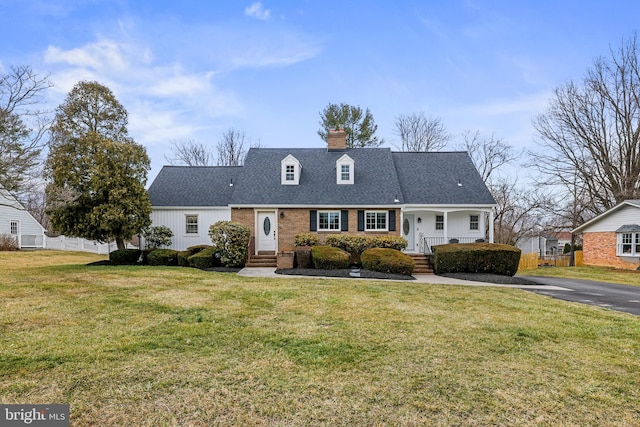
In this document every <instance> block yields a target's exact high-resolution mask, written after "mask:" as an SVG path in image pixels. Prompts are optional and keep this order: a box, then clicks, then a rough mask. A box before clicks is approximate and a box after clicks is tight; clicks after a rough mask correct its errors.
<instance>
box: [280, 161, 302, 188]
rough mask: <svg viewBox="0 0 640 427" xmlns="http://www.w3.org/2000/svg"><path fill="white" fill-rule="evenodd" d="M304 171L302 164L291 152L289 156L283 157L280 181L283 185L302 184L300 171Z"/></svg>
mask: <svg viewBox="0 0 640 427" xmlns="http://www.w3.org/2000/svg"><path fill="white" fill-rule="evenodd" d="M301 171H302V165H301V164H300V162H299V161H298V159H296V158H295V157H293V155H292V154H289V155H288V156H287V157H285V158H284V159H282V162H281V175H280V182H281V183H282V185H298V184H300V172H301Z"/></svg>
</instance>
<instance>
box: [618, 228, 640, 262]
mask: <svg viewBox="0 0 640 427" xmlns="http://www.w3.org/2000/svg"><path fill="white" fill-rule="evenodd" d="M617 255H619V256H634V257H640V233H618V250H617Z"/></svg>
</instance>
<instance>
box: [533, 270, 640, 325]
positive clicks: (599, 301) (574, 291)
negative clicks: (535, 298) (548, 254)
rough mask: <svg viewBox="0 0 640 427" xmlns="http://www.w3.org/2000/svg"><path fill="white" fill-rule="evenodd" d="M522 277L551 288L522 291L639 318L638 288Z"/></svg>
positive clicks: (639, 289)
mask: <svg viewBox="0 0 640 427" xmlns="http://www.w3.org/2000/svg"><path fill="white" fill-rule="evenodd" d="M523 277H524V278H526V279H527V280H530V281H532V282H536V283H539V284H544V285H549V286H553V288H550V289H544V288H542V289H541V288H535V289H532V288H527V287H526V286H523V287H522V289H524V290H528V291H531V292H535V293H537V294H541V295H548V296H550V297H553V298H558V299H562V300H565V301H573V302H579V303H583V304H589V305H595V306H598V307H604V308H609V309H611V310H617V311H624V312H625V313H631V314H635V315H637V316H640V286H628V285H618V284H613V283H604V282H592V281H590V280H578V279H558V278H555V277H539V276H523ZM559 288H565V289H564V290H562V289H559Z"/></svg>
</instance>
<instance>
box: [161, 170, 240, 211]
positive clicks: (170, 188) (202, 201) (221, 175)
mask: <svg viewBox="0 0 640 427" xmlns="http://www.w3.org/2000/svg"><path fill="white" fill-rule="evenodd" d="M241 172H242V167H231V166H163V167H162V169H161V170H160V173H158V176H157V177H156V179H154V180H153V183H152V184H151V186H150V187H149V198H150V199H151V205H152V206H227V205H228V204H229V203H230V202H231V195H232V194H233V187H232V186H230V185H229V184H230V183H231V181H232V180H233V183H234V184H235V183H236V181H237V180H238V176H239V175H240V173H241Z"/></svg>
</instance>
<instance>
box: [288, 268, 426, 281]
mask: <svg viewBox="0 0 640 427" xmlns="http://www.w3.org/2000/svg"><path fill="white" fill-rule="evenodd" d="M276 274H284V275H297V276H324V277H346V278H360V279H392V280H415V279H416V278H415V277H413V276H404V275H402V274H391V273H380V272H377V271H370V270H362V269H352V268H345V269H339V270H323V269H319V268H286V269H280V270H276Z"/></svg>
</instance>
